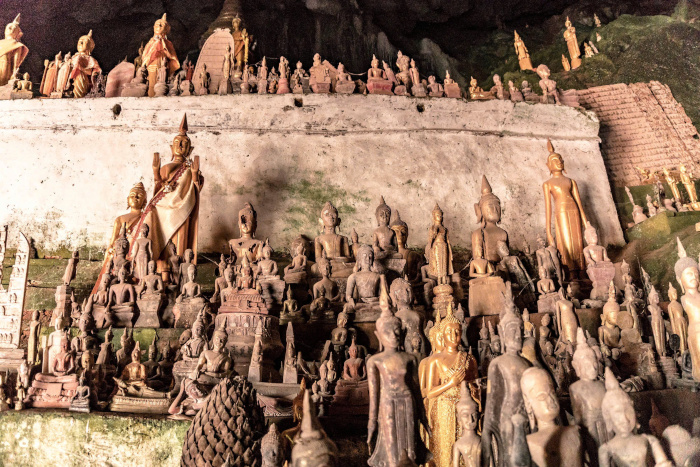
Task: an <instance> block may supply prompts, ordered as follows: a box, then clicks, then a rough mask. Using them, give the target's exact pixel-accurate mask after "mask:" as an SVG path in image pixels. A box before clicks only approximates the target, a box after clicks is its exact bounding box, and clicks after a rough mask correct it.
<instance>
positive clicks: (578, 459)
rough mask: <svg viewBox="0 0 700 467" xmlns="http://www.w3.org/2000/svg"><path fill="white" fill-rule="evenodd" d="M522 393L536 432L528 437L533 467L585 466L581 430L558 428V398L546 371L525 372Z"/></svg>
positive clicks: (541, 369)
mask: <svg viewBox="0 0 700 467" xmlns="http://www.w3.org/2000/svg"><path fill="white" fill-rule="evenodd" d="M520 389H521V391H522V394H523V402H524V403H525V410H526V411H527V414H528V417H529V419H530V428H531V429H532V430H533V433H531V434H529V435H527V436H526V439H527V447H528V450H529V451H530V458H531V460H532V465H536V466H538V467H559V466H571V467H581V466H583V450H582V447H581V436H580V434H579V427H578V426H576V425H573V426H561V425H559V423H558V420H559V398H558V397H557V393H556V391H555V389H554V383H553V382H552V377H551V376H550V375H549V373H548V372H547V370H545V369H543V368H528V369H527V370H525V371H524V372H523V374H522V377H521V379H520ZM516 427H517V425H516ZM535 429H536V431H535Z"/></svg>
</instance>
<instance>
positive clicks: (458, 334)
mask: <svg viewBox="0 0 700 467" xmlns="http://www.w3.org/2000/svg"><path fill="white" fill-rule="evenodd" d="M441 327H442V334H443V343H444V348H443V349H442V350H441V351H440V352H438V353H436V354H434V358H433V359H432V360H431V361H430V363H429V367H428V368H427V370H426V372H425V375H421V376H423V377H424V378H426V380H423V379H421V382H420V385H421V388H423V390H422V394H423V397H424V398H426V399H428V401H429V412H428V420H429V423H430V429H431V430H432V433H431V435H430V436H429V439H430V441H429V444H428V445H429V447H430V451H431V452H432V453H433V456H435V459H434V461H433V462H434V463H435V465H438V466H441V465H450V456H451V454H452V445H453V444H454V442H455V441H456V440H457V437H458V436H457V433H458V425H459V423H458V419H457V411H456V407H455V404H456V403H457V401H459V395H460V391H459V386H460V385H461V384H462V381H466V382H467V383H468V384H469V386H470V388H471V392H472V393H475V391H476V386H475V383H474V381H475V380H476V379H477V378H478V377H479V373H478V369H477V363H476V359H475V358H474V357H473V356H472V355H470V354H468V353H466V352H463V351H460V350H458V348H459V346H460V344H461V342H462V324H461V322H460V321H459V320H458V319H457V318H455V317H454V315H453V310H452V305H448V308H447V316H446V317H445V318H444V319H443V320H442V322H441ZM474 396H475V394H472V397H474ZM477 397H478V396H477Z"/></svg>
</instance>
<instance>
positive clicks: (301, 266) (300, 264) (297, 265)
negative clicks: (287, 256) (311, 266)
mask: <svg viewBox="0 0 700 467" xmlns="http://www.w3.org/2000/svg"><path fill="white" fill-rule="evenodd" d="M292 256H293V258H292V262H291V263H289V265H288V266H287V267H285V268H284V280H285V282H287V283H288V284H289V283H299V282H301V281H303V280H305V279H306V266H307V263H308V258H307V257H306V248H305V247H304V243H303V242H299V243H297V244H296V245H295V247H294V248H293V251H292Z"/></svg>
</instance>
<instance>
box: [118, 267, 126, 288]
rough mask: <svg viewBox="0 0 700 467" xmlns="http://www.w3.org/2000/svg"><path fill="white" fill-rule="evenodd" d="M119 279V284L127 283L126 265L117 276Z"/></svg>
mask: <svg viewBox="0 0 700 467" xmlns="http://www.w3.org/2000/svg"><path fill="white" fill-rule="evenodd" d="M117 279H118V280H119V283H120V284H122V283H124V281H126V264H124V266H122V267H121V268H119V273H118V274H117Z"/></svg>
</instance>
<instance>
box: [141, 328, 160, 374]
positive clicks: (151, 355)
mask: <svg viewBox="0 0 700 467" xmlns="http://www.w3.org/2000/svg"><path fill="white" fill-rule="evenodd" d="M156 339H157V336H153V341H151V343H150V345H149V346H148V353H147V357H148V360H146V361H145V362H144V364H143V366H144V367H146V378H147V379H148V380H149V381H150V380H152V379H154V378H157V377H158V376H160V375H159V374H158V373H159V372H160V365H158V360H157V359H158V347H157V346H156Z"/></svg>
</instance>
